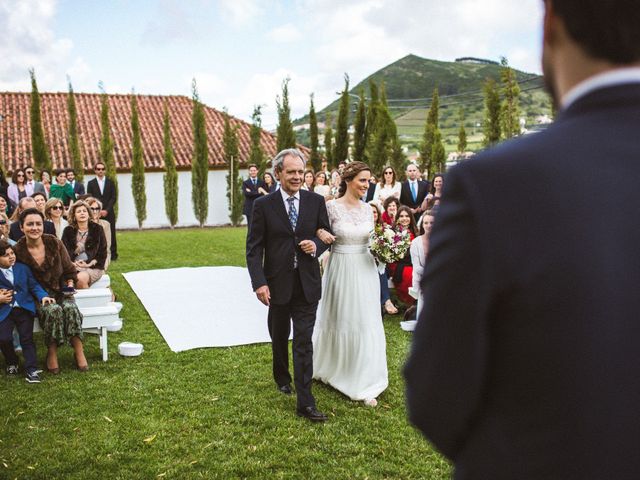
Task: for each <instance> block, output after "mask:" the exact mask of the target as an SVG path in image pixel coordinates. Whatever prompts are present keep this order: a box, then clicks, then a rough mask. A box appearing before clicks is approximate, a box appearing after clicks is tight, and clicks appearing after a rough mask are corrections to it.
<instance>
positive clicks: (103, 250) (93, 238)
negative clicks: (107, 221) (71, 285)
mask: <svg viewBox="0 0 640 480" xmlns="http://www.w3.org/2000/svg"><path fill="white" fill-rule="evenodd" d="M89 211H90V208H89V205H87V202H85V201H84V200H78V201H77V202H74V203H72V204H71V207H69V215H68V216H67V218H68V222H69V225H68V226H67V228H65V229H64V232H62V243H63V244H64V246H65V247H66V249H67V253H68V254H69V258H71V261H72V262H73V264H74V265H75V266H76V269H77V271H78V282H77V283H76V286H77V287H78V288H89V287H90V286H91V285H93V284H94V283H95V282H97V281H98V280H100V277H102V275H104V266H105V262H106V260H107V238H106V237H105V234H104V229H103V228H102V226H100V225H99V224H97V223H96V222H93V221H91V216H90V214H89Z"/></svg>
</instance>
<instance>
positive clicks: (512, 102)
mask: <svg viewBox="0 0 640 480" xmlns="http://www.w3.org/2000/svg"><path fill="white" fill-rule="evenodd" d="M501 63H502V69H501V71H500V78H501V80H502V96H503V98H504V100H503V102H502V110H501V126H502V133H503V135H504V138H512V137H515V136H516V135H520V106H519V104H518V99H519V97H520V86H519V85H518V81H517V80H516V74H515V72H514V70H513V68H511V67H510V66H509V63H508V62H507V59H506V58H505V57H502V62H501Z"/></svg>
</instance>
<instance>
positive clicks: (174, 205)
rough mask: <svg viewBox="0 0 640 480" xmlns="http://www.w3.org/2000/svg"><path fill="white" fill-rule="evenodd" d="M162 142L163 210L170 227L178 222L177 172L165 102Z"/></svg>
mask: <svg viewBox="0 0 640 480" xmlns="http://www.w3.org/2000/svg"><path fill="white" fill-rule="evenodd" d="M162 143H163V145H164V169H165V171H166V173H165V174H164V176H163V178H162V180H163V183H164V211H165V212H166V214H167V219H168V220H169V225H171V228H173V227H175V226H176V224H177V223H178V172H177V171H176V161H175V158H174V156H173V147H172V146H171V119H170V118H169V109H168V108H167V102H165V103H164V115H163V121H162Z"/></svg>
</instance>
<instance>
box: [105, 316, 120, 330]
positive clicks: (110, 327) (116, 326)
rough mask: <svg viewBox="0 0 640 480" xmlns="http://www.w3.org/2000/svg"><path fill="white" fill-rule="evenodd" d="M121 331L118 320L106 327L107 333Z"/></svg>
mask: <svg viewBox="0 0 640 480" xmlns="http://www.w3.org/2000/svg"><path fill="white" fill-rule="evenodd" d="M120 330H122V319H121V318H120V319H118V320H116V321H115V322H113V323H112V324H111V325H109V326H108V327H107V332H119V331H120Z"/></svg>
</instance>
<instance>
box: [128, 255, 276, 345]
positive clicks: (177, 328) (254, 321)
mask: <svg viewBox="0 0 640 480" xmlns="http://www.w3.org/2000/svg"><path fill="white" fill-rule="evenodd" d="M123 276H124V277H125V279H126V280H127V282H129V285H131V288H132V289H133V291H134V292H135V294H136V295H137V296H138V298H139V299H140V301H141V302H142V304H143V305H144V307H145V308H146V309H147V312H149V315H150V316H151V319H152V320H153V322H154V323H155V324H156V326H157V327H158V330H160V333H161V334H162V336H163V337H164V339H165V341H166V342H167V344H168V345H169V348H171V350H173V351H174V352H181V351H183V350H190V349H193V348H201V347H229V346H233V345H247V344H251V343H263V342H271V339H270V338H269V331H268V329H267V311H268V309H267V307H265V306H264V305H262V304H261V303H260V302H259V301H258V299H257V298H256V295H255V293H253V290H252V289H251V279H250V278H249V272H248V271H247V269H246V268H241V267H198V268H188V267H186V268H171V269H165V270H146V271H140V272H129V273H124V274H123Z"/></svg>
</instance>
